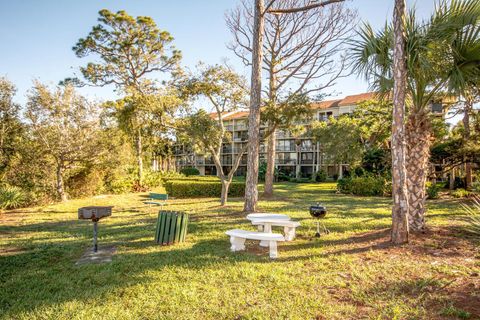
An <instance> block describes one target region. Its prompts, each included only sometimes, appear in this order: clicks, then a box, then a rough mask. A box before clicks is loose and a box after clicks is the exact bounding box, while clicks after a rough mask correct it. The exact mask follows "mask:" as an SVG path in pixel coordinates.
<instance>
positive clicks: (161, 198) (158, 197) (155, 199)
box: [143, 192, 168, 206]
mask: <svg viewBox="0 0 480 320" xmlns="http://www.w3.org/2000/svg"><path fill="white" fill-rule="evenodd" d="M167 200H168V194H166V193H153V192H150V194H149V195H148V200H147V201H144V202H143V203H145V204H148V205H149V206H152V205H155V206H163V205H164V204H166V203H167Z"/></svg>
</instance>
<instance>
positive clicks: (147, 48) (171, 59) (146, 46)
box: [73, 9, 181, 185]
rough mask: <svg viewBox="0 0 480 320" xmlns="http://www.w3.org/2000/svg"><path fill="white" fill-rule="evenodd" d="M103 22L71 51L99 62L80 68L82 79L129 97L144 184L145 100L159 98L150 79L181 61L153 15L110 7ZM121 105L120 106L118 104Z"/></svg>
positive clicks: (102, 14)
mask: <svg viewBox="0 0 480 320" xmlns="http://www.w3.org/2000/svg"><path fill="white" fill-rule="evenodd" d="M99 15H100V17H99V19H98V20H99V22H100V23H99V24H98V25H96V26H94V27H93V28H92V31H91V32H90V33H89V34H88V36H87V37H85V38H81V39H80V40H78V42H77V44H76V45H75V46H74V47H73V50H74V51H75V53H76V55H77V56H78V57H80V58H83V57H87V56H94V57H97V58H99V60H97V61H96V62H90V63H88V64H87V66H86V67H82V68H80V70H81V72H82V74H83V77H84V78H85V79H86V80H87V82H88V83H89V84H92V85H94V86H105V85H114V86H115V87H116V89H117V90H119V91H120V92H123V93H125V94H126V95H127V98H126V99H127V100H128V101H127V102H128V103H124V104H123V105H124V106H128V110H124V111H123V113H122V114H123V116H124V117H130V118H131V119H125V121H124V122H125V123H127V122H129V123H131V124H133V123H135V124H137V125H136V126H130V127H129V129H130V130H128V132H129V133H130V134H131V135H132V136H133V137H134V139H135V150H136V156H137V163H138V183H139V184H140V185H141V184H142V175H143V145H142V137H143V136H142V133H143V132H144V128H143V123H142V122H139V121H138V119H140V118H142V116H141V115H138V114H137V113H142V112H143V109H144V108H145V105H146V104H148V103H147V102H150V101H152V99H153V100H154V99H156V98H155V97H153V96H154V95H155V91H156V90H155V87H156V84H155V82H154V81H153V80H152V77H153V76H154V75H155V74H158V73H166V72H172V71H174V70H175V69H176V68H177V66H178V63H179V61H180V59H181V54H180V51H178V50H176V49H175V48H174V47H173V45H172V41H173V37H172V36H171V35H170V33H168V32H167V31H164V30H160V29H159V28H158V27H157V25H156V24H155V21H154V20H153V19H152V18H150V17H145V16H138V17H136V18H134V17H132V16H130V15H128V14H127V13H126V12H125V11H118V12H117V13H113V12H110V11H108V10H106V9H104V10H101V11H100V12H99ZM119 105H120V104H119Z"/></svg>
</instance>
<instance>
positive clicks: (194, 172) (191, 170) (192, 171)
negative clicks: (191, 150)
mask: <svg viewBox="0 0 480 320" xmlns="http://www.w3.org/2000/svg"><path fill="white" fill-rule="evenodd" d="M180 173H181V174H184V175H186V176H187V177H188V176H198V175H200V171H198V169H197V168H195V167H185V168H182V169H181V170H180Z"/></svg>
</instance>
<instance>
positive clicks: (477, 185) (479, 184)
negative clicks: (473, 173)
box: [472, 181, 480, 193]
mask: <svg viewBox="0 0 480 320" xmlns="http://www.w3.org/2000/svg"><path fill="white" fill-rule="evenodd" d="M472 191H473V192H476V193H480V181H475V182H474V183H472Z"/></svg>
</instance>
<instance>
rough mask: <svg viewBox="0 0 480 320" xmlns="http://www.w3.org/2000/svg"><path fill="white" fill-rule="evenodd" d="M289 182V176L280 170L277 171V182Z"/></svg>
mask: <svg viewBox="0 0 480 320" xmlns="http://www.w3.org/2000/svg"><path fill="white" fill-rule="evenodd" d="M289 180H290V176H289V175H288V174H287V173H285V172H283V171H282V170H279V171H278V174H277V181H279V182H281V181H289Z"/></svg>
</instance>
